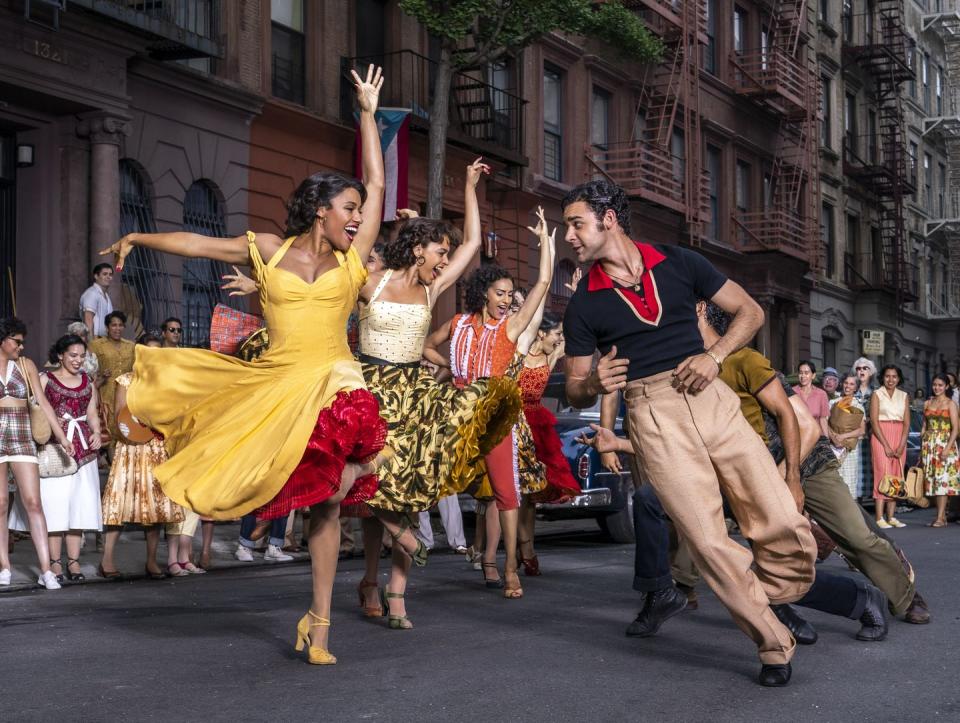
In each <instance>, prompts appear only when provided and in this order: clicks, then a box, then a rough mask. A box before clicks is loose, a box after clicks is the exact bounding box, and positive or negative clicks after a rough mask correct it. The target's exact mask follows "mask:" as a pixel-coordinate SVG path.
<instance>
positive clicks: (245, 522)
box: [240, 514, 287, 550]
mask: <svg viewBox="0 0 960 723" xmlns="http://www.w3.org/2000/svg"><path fill="white" fill-rule="evenodd" d="M256 526H257V516H256V515H254V514H249V515H244V516H243V517H241V518H240V544H241V545H243V546H244V547H249V548H250V549H251V550H252V549H253V546H254V542H253V540H251V539H250V535H252V534H253V528H254V527H256ZM286 531H287V516H286V515H284V516H283V517H278V518H277V519H275V520H273V522H271V523H270V539H269V543H270V544H271V545H276V546H277V547H283V536H284V534H285V533H286Z"/></svg>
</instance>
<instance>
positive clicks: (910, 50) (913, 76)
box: [907, 38, 917, 98]
mask: <svg viewBox="0 0 960 723" xmlns="http://www.w3.org/2000/svg"><path fill="white" fill-rule="evenodd" d="M907 66H908V67H909V68H910V71H911V73H910V79H909V81H908V87H909V89H910V97H911V98H916V97H917V41H916V40H914V39H913V38H907Z"/></svg>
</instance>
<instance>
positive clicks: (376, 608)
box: [357, 578, 384, 618]
mask: <svg viewBox="0 0 960 723" xmlns="http://www.w3.org/2000/svg"><path fill="white" fill-rule="evenodd" d="M371 587H372V588H376V589H377V590H379V588H380V586H379V585H378V584H377V583H376V582H375V581H372V580H367V579H366V578H364V579H363V580H361V581H360V584H359V585H357V597H359V598H360V607H362V608H363V616H364V617H365V618H382V617H383V611H384V606H383V605H382V604H381V605H370V606H369V607H368V606H367V604H366V602H367V598H366V596H365V595H364V594H363V591H364V590H369V589H370V588H371ZM378 599H379V595H378Z"/></svg>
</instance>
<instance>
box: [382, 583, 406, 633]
mask: <svg viewBox="0 0 960 723" xmlns="http://www.w3.org/2000/svg"><path fill="white" fill-rule="evenodd" d="M391 599H393V600H403V593H402V592H388V591H387V589H386V588H381V590H380V602H381V603H382V605H383V607H384V609H385V610H386V611H387V625H389V626H390V629H391V630H412V629H413V622H411V620H410V618H408V617H407V616H406V615H391V614H390V602H389V601H390V600H391Z"/></svg>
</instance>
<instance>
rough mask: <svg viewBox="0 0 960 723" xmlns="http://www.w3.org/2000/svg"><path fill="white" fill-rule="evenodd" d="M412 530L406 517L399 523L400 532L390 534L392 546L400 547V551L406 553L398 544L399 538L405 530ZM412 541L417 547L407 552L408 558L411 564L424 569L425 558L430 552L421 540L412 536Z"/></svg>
mask: <svg viewBox="0 0 960 723" xmlns="http://www.w3.org/2000/svg"><path fill="white" fill-rule="evenodd" d="M412 529H414V528H413V526H412V525H411V524H410V520H409V518H408V517H406V515H404V517H403V519H401V521H400V530H399V531H398V532H397V533H396V534H394V533H393V532H391V533H390V538H391V539H392V540H393V544H394V545H400V549H402V550H403V551H404V552H407V551H406V549H405V548H404V547H403V545H401V544H400V538H401V537H403V533H404V532H406V531H407V530H412ZM414 539H415V540H416V541H417V547H416V549H414V551H413V552H412V553H410V552H407V554H408V555H410V558H411V559H412V560H413V564H414V565H416V566H417V567H424V566H425V565H426V564H427V556H428V555H429V554H430V551H429V550H428V549H427V546H426V545H424V544H423V540H421V539H420V538H419V537H417V536H416V535H414Z"/></svg>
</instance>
